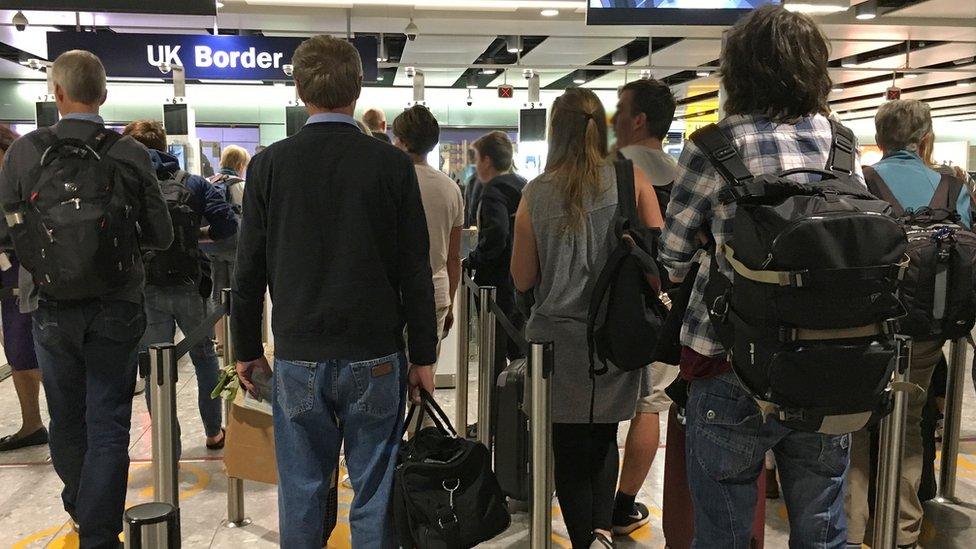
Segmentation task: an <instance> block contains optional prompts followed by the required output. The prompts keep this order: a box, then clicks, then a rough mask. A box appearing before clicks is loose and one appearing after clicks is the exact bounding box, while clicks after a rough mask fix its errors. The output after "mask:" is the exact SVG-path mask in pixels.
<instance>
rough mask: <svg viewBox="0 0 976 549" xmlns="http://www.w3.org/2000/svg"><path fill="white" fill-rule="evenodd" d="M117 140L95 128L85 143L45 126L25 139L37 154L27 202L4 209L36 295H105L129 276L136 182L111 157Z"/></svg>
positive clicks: (135, 247)
mask: <svg viewBox="0 0 976 549" xmlns="http://www.w3.org/2000/svg"><path fill="white" fill-rule="evenodd" d="M120 137H121V136H120V135H119V134H117V133H115V132H113V131H111V130H107V129H104V128H102V129H99V130H98V131H96V132H95V133H94V135H92V136H91V137H90V138H89V139H88V140H87V141H83V140H80V139H74V138H65V139H61V138H59V137H58V136H57V135H56V134H55V133H54V132H53V131H52V130H50V129H43V130H40V131H37V132H34V133H32V134H30V135H29V136H28V139H29V141H30V142H31V143H32V144H33V145H34V147H35V148H36V149H37V151H38V152H39V153H40V154H41V160H40V162H39V163H38V165H37V166H36V167H34V168H33V169H32V170H31V171H30V173H29V175H28V177H27V178H26V182H28V184H32V185H33V186H32V187H31V188H30V191H29V195H28V198H27V199H26V200H24V201H22V202H17V203H13V204H4V205H3V210H4V214H5V216H6V221H7V225H8V226H9V227H10V234H11V237H12V239H13V243H14V249H15V250H16V252H17V257H18V258H20V261H21V263H22V264H23V266H24V267H25V268H26V269H27V270H28V271H30V273H31V275H32V276H33V278H34V283H35V284H36V285H37V288H38V291H39V293H40V294H41V295H44V296H46V297H48V298H51V299H56V300H77V299H90V298H96V297H101V296H105V295H108V294H111V293H113V292H114V291H117V290H119V289H121V288H122V287H124V286H125V285H126V284H127V283H128V282H129V281H130V280H131V278H132V276H133V266H134V265H135V260H136V257H137V254H138V253H139V246H138V242H137V235H136V218H137V216H138V212H137V211H136V207H135V205H136V204H138V203H139V201H138V196H139V195H138V194H137V192H135V190H134V189H133V188H132V186H133V184H134V183H133V182H134V181H136V179H135V177H134V176H133V174H131V173H128V172H127V170H126V168H125V166H124V165H123V164H122V163H120V162H118V161H116V160H115V159H114V158H112V157H111V156H109V154H108V152H109V150H110V149H111V148H112V146H113V145H115V143H116V142H118V140H119V139H120Z"/></svg>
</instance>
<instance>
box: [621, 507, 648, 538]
mask: <svg viewBox="0 0 976 549" xmlns="http://www.w3.org/2000/svg"><path fill="white" fill-rule="evenodd" d="M650 520H651V513H650V511H648V510H647V506H646V505H644V504H643V503H638V502H634V507H633V509H632V510H631V512H630V514H629V515H627V516H626V517H620V516H617V515H616V514H614V516H613V535H615V536H626V535H629V534H630V533H631V532H633V531H634V530H639V529H640V528H641V527H643V526H644V525H645V524H647V523H648V522H650Z"/></svg>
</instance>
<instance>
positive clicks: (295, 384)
mask: <svg viewBox="0 0 976 549" xmlns="http://www.w3.org/2000/svg"><path fill="white" fill-rule="evenodd" d="M317 370H318V364H317V363H315V362H304V361H299V360H282V359H275V367H274V383H275V399H276V400H277V402H278V406H280V407H281V409H282V411H283V412H285V414H287V415H288V417H289V418H292V419H294V418H296V417H298V416H300V415H302V414H304V413H306V412H308V411H309V410H311V409H312V404H313V403H314V401H315V373H316V371H317Z"/></svg>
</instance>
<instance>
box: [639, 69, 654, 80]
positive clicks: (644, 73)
mask: <svg viewBox="0 0 976 549" xmlns="http://www.w3.org/2000/svg"><path fill="white" fill-rule="evenodd" d="M651 78H654V75H653V74H652V73H651V69H641V71H640V79H641V80H649V79H651Z"/></svg>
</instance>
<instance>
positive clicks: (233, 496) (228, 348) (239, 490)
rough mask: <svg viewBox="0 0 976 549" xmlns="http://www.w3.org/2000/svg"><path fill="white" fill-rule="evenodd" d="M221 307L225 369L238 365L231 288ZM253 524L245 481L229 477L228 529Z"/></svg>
mask: <svg viewBox="0 0 976 549" xmlns="http://www.w3.org/2000/svg"><path fill="white" fill-rule="evenodd" d="M220 305H221V306H222V307H223V309H224V322H223V330H224V358H223V361H224V368H229V367H232V366H235V365H236V364H237V357H235V356H234V338H233V335H232V333H231V329H230V311H231V293H230V288H224V289H222V290H221V291H220ZM233 405H234V404H233V403H231V402H227V403H225V405H224V409H225V415H227V416H228V417H229V416H230V408H231V406H233ZM248 524H251V519H249V518H247V516H245V514H244V481H243V480H242V479H239V478H236V477H230V476H229V477H227V522H226V526H227V527H228V528H240V527H243V526H247V525H248Z"/></svg>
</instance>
